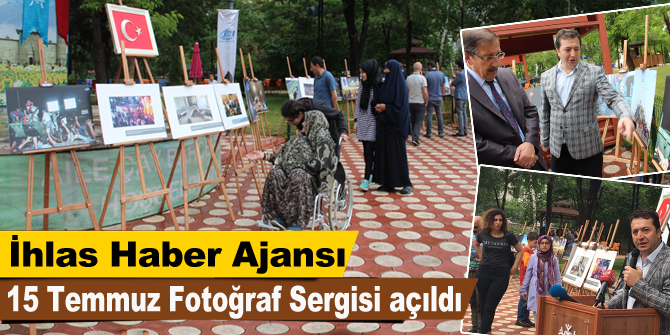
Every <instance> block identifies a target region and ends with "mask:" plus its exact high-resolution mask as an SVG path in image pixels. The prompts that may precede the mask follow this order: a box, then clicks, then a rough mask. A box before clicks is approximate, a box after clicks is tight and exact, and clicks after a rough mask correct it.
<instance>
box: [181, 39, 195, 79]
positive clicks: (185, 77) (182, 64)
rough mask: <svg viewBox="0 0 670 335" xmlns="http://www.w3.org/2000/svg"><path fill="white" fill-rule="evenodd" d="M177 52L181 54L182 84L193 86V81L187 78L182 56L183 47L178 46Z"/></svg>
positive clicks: (184, 61) (184, 60)
mask: <svg viewBox="0 0 670 335" xmlns="http://www.w3.org/2000/svg"><path fill="white" fill-rule="evenodd" d="M179 54H180V55H181V66H182V69H183V71H184V85H186V86H193V81H191V80H188V73H186V58H184V47H183V46H181V45H180V46H179Z"/></svg>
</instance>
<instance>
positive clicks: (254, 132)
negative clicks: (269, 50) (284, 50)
mask: <svg viewBox="0 0 670 335" xmlns="http://www.w3.org/2000/svg"><path fill="white" fill-rule="evenodd" d="M240 58H242V70H243V74H244V79H245V80H248V81H249V82H251V80H258V79H256V77H254V72H253V67H252V65H251V54H249V69H250V70H251V78H249V77H247V68H246V66H245V65H244V54H243V53H242V49H240ZM247 99H248V98H247ZM248 107H249V109H253V108H254V107H253V106H251V105H250V106H248ZM256 115H257V116H258V118H257V119H256V120H249V129H250V130H251V139H252V142H253V147H254V150H258V151H263V142H264V141H265V140H263V139H262V138H261V128H262V126H261V124H262V122H263V121H262V118H263V117H265V115H264V114H263V112H262V111H259V112H256ZM265 124H266V126H267V119H265ZM267 130H268V134H269V133H270V128H269V127H268V128H267ZM263 131H265V130H263ZM269 140H270V143H271V144H272V138H271V137H270V139H269ZM272 149H273V150H274V144H272ZM260 165H261V170H262V171H263V174H264V175H267V170H266V167H265V164H264V163H263V162H261V164H260Z"/></svg>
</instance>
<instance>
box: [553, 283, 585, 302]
mask: <svg viewBox="0 0 670 335" xmlns="http://www.w3.org/2000/svg"><path fill="white" fill-rule="evenodd" d="M549 294H550V295H551V296H552V297H554V298H556V299H558V300H559V301H563V300H567V301H570V302H574V303H578V304H579V301H577V300H575V299H573V298H572V297H570V296H569V295H568V291H567V290H566V289H564V288H563V286H561V285H558V284H556V285H554V286H552V287H551V288H550V289H549Z"/></svg>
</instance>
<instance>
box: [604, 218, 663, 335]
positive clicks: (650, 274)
mask: <svg viewBox="0 0 670 335" xmlns="http://www.w3.org/2000/svg"><path fill="white" fill-rule="evenodd" d="M630 230H631V234H632V237H633V242H634V243H635V247H637V248H638V249H639V250H640V257H638V259H637V265H636V269H633V268H632V267H630V266H626V267H625V268H624V277H623V280H624V282H625V283H626V285H627V286H628V287H630V291H629V290H627V289H624V290H623V293H622V294H618V295H616V296H614V298H612V299H611V300H609V301H608V302H607V303H606V304H605V307H606V308H627V309H632V308H653V309H655V310H657V311H658V312H659V313H660V314H661V331H660V334H661V335H670V247H668V246H667V245H665V244H664V243H663V240H662V239H661V223H660V222H659V219H658V214H657V213H656V212H655V211H653V210H637V211H635V212H633V214H631V220H630ZM629 259H630V254H629Z"/></svg>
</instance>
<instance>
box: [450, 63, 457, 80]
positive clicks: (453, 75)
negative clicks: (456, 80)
mask: <svg viewBox="0 0 670 335" xmlns="http://www.w3.org/2000/svg"><path fill="white" fill-rule="evenodd" d="M449 65H450V66H451V76H452V77H456V72H454V64H453V63H449Z"/></svg>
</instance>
